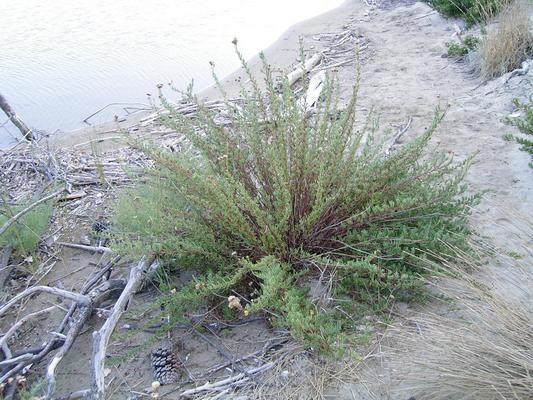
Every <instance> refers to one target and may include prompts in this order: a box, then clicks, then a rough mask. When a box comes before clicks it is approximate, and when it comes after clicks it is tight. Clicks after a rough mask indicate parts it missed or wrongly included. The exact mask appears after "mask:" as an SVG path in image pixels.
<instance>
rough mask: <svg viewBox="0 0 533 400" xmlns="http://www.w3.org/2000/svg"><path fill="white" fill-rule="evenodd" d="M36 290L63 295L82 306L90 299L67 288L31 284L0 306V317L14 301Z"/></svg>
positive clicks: (36, 291) (88, 302)
mask: <svg viewBox="0 0 533 400" xmlns="http://www.w3.org/2000/svg"><path fill="white" fill-rule="evenodd" d="M38 292H45V293H50V294H53V295H55V296H59V297H64V298H66V299H69V300H73V301H75V302H77V303H78V304H81V305H83V306H86V305H88V304H90V302H91V299H90V298H89V297H88V296H85V295H82V294H78V293H74V292H69V291H68V290H63V289H59V288H55V287H49V286H33V287H31V288H29V289H26V290H25V291H23V292H22V293H19V294H18V295H16V296H15V297H13V298H12V299H11V300H9V301H8V302H7V303H6V304H4V306H3V307H2V308H0V317H1V316H2V315H4V314H5V313H6V311H7V310H8V309H9V308H10V307H11V306H12V305H13V304H15V303H17V302H18V301H19V300H22V299H23V298H25V297H28V296H31V295H32V294H34V293H38Z"/></svg>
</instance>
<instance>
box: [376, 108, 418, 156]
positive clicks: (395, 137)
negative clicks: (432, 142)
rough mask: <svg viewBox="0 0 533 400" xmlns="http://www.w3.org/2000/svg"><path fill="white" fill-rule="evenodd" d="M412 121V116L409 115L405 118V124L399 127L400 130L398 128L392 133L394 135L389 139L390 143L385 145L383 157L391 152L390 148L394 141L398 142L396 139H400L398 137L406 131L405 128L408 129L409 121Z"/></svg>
mask: <svg viewBox="0 0 533 400" xmlns="http://www.w3.org/2000/svg"><path fill="white" fill-rule="evenodd" d="M412 121H413V118H411V117H409V118H408V119H407V122H406V124H405V125H404V126H403V127H402V128H400V130H398V132H397V133H396V134H395V135H394V137H393V138H392V139H391V141H390V143H389V144H388V145H387V147H385V149H384V150H383V153H384V154H385V157H388V156H389V155H390V153H391V152H392V148H393V147H394V145H395V144H396V143H398V140H400V138H401V137H402V135H403V134H404V133H405V132H407V130H408V129H409V127H410V126H411V122H412Z"/></svg>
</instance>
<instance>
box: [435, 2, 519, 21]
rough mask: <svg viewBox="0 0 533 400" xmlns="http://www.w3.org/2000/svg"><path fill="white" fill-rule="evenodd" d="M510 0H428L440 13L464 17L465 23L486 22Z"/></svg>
mask: <svg viewBox="0 0 533 400" xmlns="http://www.w3.org/2000/svg"><path fill="white" fill-rule="evenodd" d="M510 2H511V0H430V4H431V5H432V6H433V7H434V8H435V9H437V10H438V11H439V12H440V13H441V14H444V15H446V16H449V17H456V18H462V19H464V20H465V21H466V22H467V24H469V25H474V24H479V23H486V22H488V21H489V20H490V19H491V18H493V17H494V16H495V15H497V14H498V13H499V12H500V10H501V9H502V8H504V7H505V6H506V5H508V4H509V3H510Z"/></svg>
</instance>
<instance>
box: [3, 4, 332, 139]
mask: <svg viewBox="0 0 533 400" xmlns="http://www.w3.org/2000/svg"><path fill="white" fill-rule="evenodd" d="M341 3H342V0H290V1H287V0H268V1H266V0H152V1H131V0H111V1H109V0H83V1H72V0H53V1H42V0H16V1H11V0H0V15H1V16H2V21H1V23H0V92H1V93H3V94H4V95H5V96H6V97H7V99H8V100H9V101H10V103H11V104H12V106H13V107H14V108H15V109H16V110H17V112H18V113H19V114H20V115H21V116H22V118H23V119H24V120H25V121H26V123H27V124H28V125H30V126H32V127H35V128H39V129H44V130H46V131H48V132H55V131H57V130H60V131H69V130H73V129H76V128H79V127H81V126H83V123H82V120H83V119H84V118H85V117H87V116H88V115H90V114H91V113H93V112H94V111H96V110H98V109H99V108H101V107H103V106H105V105H106V104H108V103H112V102H140V103H146V102H147V100H146V94H147V93H154V92H155V89H154V87H155V85H156V84H157V83H160V82H161V83H167V82H170V81H172V82H174V84H175V86H178V87H183V88H184V87H185V86H186V85H187V83H188V82H190V80H191V79H193V78H194V81H195V88H196V89H198V90H200V89H202V88H205V87H207V86H209V85H210V84H211V78H210V70H209V65H208V62H209V61H210V60H213V61H215V63H216V66H217V72H218V73H219V75H221V76H223V75H226V74H228V73H230V72H231V71H233V70H234V69H236V68H237V67H238V61H237V60H236V58H235V56H234V54H233V48H232V45H231V40H232V39H233V38H234V37H237V38H239V45H240V48H241V50H242V52H243V53H244V55H245V57H247V58H249V57H251V56H253V55H254V54H255V53H257V52H259V51H260V50H262V49H264V48H265V47H267V46H268V45H269V44H271V43H272V42H273V41H274V40H276V39H277V38H278V37H279V35H281V34H282V33H283V32H284V31H285V30H286V29H287V28H288V27H289V26H290V25H292V24H294V23H296V22H299V21H302V20H304V19H307V18H310V17H312V16H315V15H318V14H320V13H322V12H325V11H327V10H329V9H332V8H334V7H336V6H338V5H340V4H341ZM282 10H283V11H282ZM119 110H121V109H120V108H116V109H110V110H109V111H108V112H107V113H102V114H99V115H98V116H97V117H96V118H94V119H92V120H91V122H92V123H99V122H103V121H106V120H110V118H111V116H112V115H113V113H118V112H119ZM5 120H6V118H5V116H4V115H3V114H1V113H0V125H2V124H3V123H4V121H5ZM16 133H17V132H16V129H15V128H14V127H12V126H11V125H10V124H4V125H3V126H2V127H0V146H5V145H8V144H10V143H13V142H14V139H13V137H12V136H13V135H16Z"/></svg>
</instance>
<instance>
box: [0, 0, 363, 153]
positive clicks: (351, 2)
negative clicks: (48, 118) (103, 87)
mask: <svg viewBox="0 0 533 400" xmlns="http://www.w3.org/2000/svg"><path fill="white" fill-rule="evenodd" d="M358 4H360V6H361V7H364V4H363V3H360V2H359V1H357V0H345V1H344V2H343V3H342V4H341V5H340V6H338V7H336V8H334V9H332V10H330V11H326V12H325V13H322V14H319V15H317V16H315V17H312V18H309V19H306V20H303V21H301V22H298V23H296V24H294V25H292V26H290V27H289V28H287V30H286V31H285V32H284V33H283V34H282V35H280V36H279V37H278V38H277V39H276V40H275V41H274V42H273V43H272V44H271V45H269V46H268V47H267V48H266V49H264V50H263V53H264V54H265V56H266V57H267V59H268V60H269V63H270V64H271V65H272V66H273V67H274V69H275V70H277V71H284V72H286V71H287V70H288V69H289V68H290V67H291V66H292V65H294V64H295V63H296V62H297V61H296V59H297V57H298V56H299V48H298V41H299V37H300V36H304V35H306V34H311V33H317V32H325V31H327V29H338V28H339V23H338V21H339V20H342V19H343V18H344V17H345V16H346V15H347V14H348V12H350V11H352V12H353V11H355V9H354V6H356V5H358ZM243 40H244V39H243ZM228 46H232V44H231V43H228ZM311 50H313V49H311ZM259 54H260V53H257V54H255V55H254V56H252V57H251V58H250V59H249V60H247V63H248V66H249V67H250V70H251V71H252V74H253V75H254V76H259V75H260V74H261V60H260V59H259ZM235 57H237V56H236V55H235ZM215 68H216V67H215ZM242 76H243V69H242V67H241V68H238V69H236V70H234V71H233V72H231V73H230V74H229V75H227V76H224V77H223V78H222V79H221V80H220V82H221V83H222V85H223V86H224V89H225V91H226V92H227V94H228V96H229V97H234V96H237V95H238V94H239V91H240V90H241V86H240V83H239V81H240V79H241V78H242ZM196 94H197V96H198V97H199V98H200V99H201V100H202V101H209V100H217V99H220V98H221V96H220V94H219V91H218V89H217V88H216V85H215V84H214V83H213V84H212V85H211V86H209V87H208V88H205V89H202V90H201V91H199V92H198V93H196ZM153 112H154V111H153V110H151V111H143V112H138V113H135V114H134V115H129V116H127V117H126V118H125V120H124V121H121V122H117V121H107V122H104V123H102V124H98V125H94V126H88V127H82V128H79V129H76V130H73V131H68V132H62V133H60V134H51V135H50V136H49V137H48V138H47V139H44V140H46V141H47V142H48V144H49V145H50V146H52V147H53V148H70V149H72V148H73V147H75V146H79V147H82V145H83V144H84V143H86V142H88V141H95V142H97V143H101V142H103V141H105V142H107V144H106V146H103V148H102V151H107V150H109V149H114V148H117V146H118V147H120V146H122V144H117V142H113V141H112V138H113V137H115V136H117V134H121V132H120V131H128V130H129V129H130V128H132V127H135V126H136V125H137V124H139V122H140V121H141V120H142V119H143V118H145V117H147V116H148V115H150V114H152V113H153ZM113 143H115V144H114V145H113ZM18 146H20V143H19V144H16V145H14V146H11V147H8V148H6V149H2V151H9V149H11V148H13V147H18Z"/></svg>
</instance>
